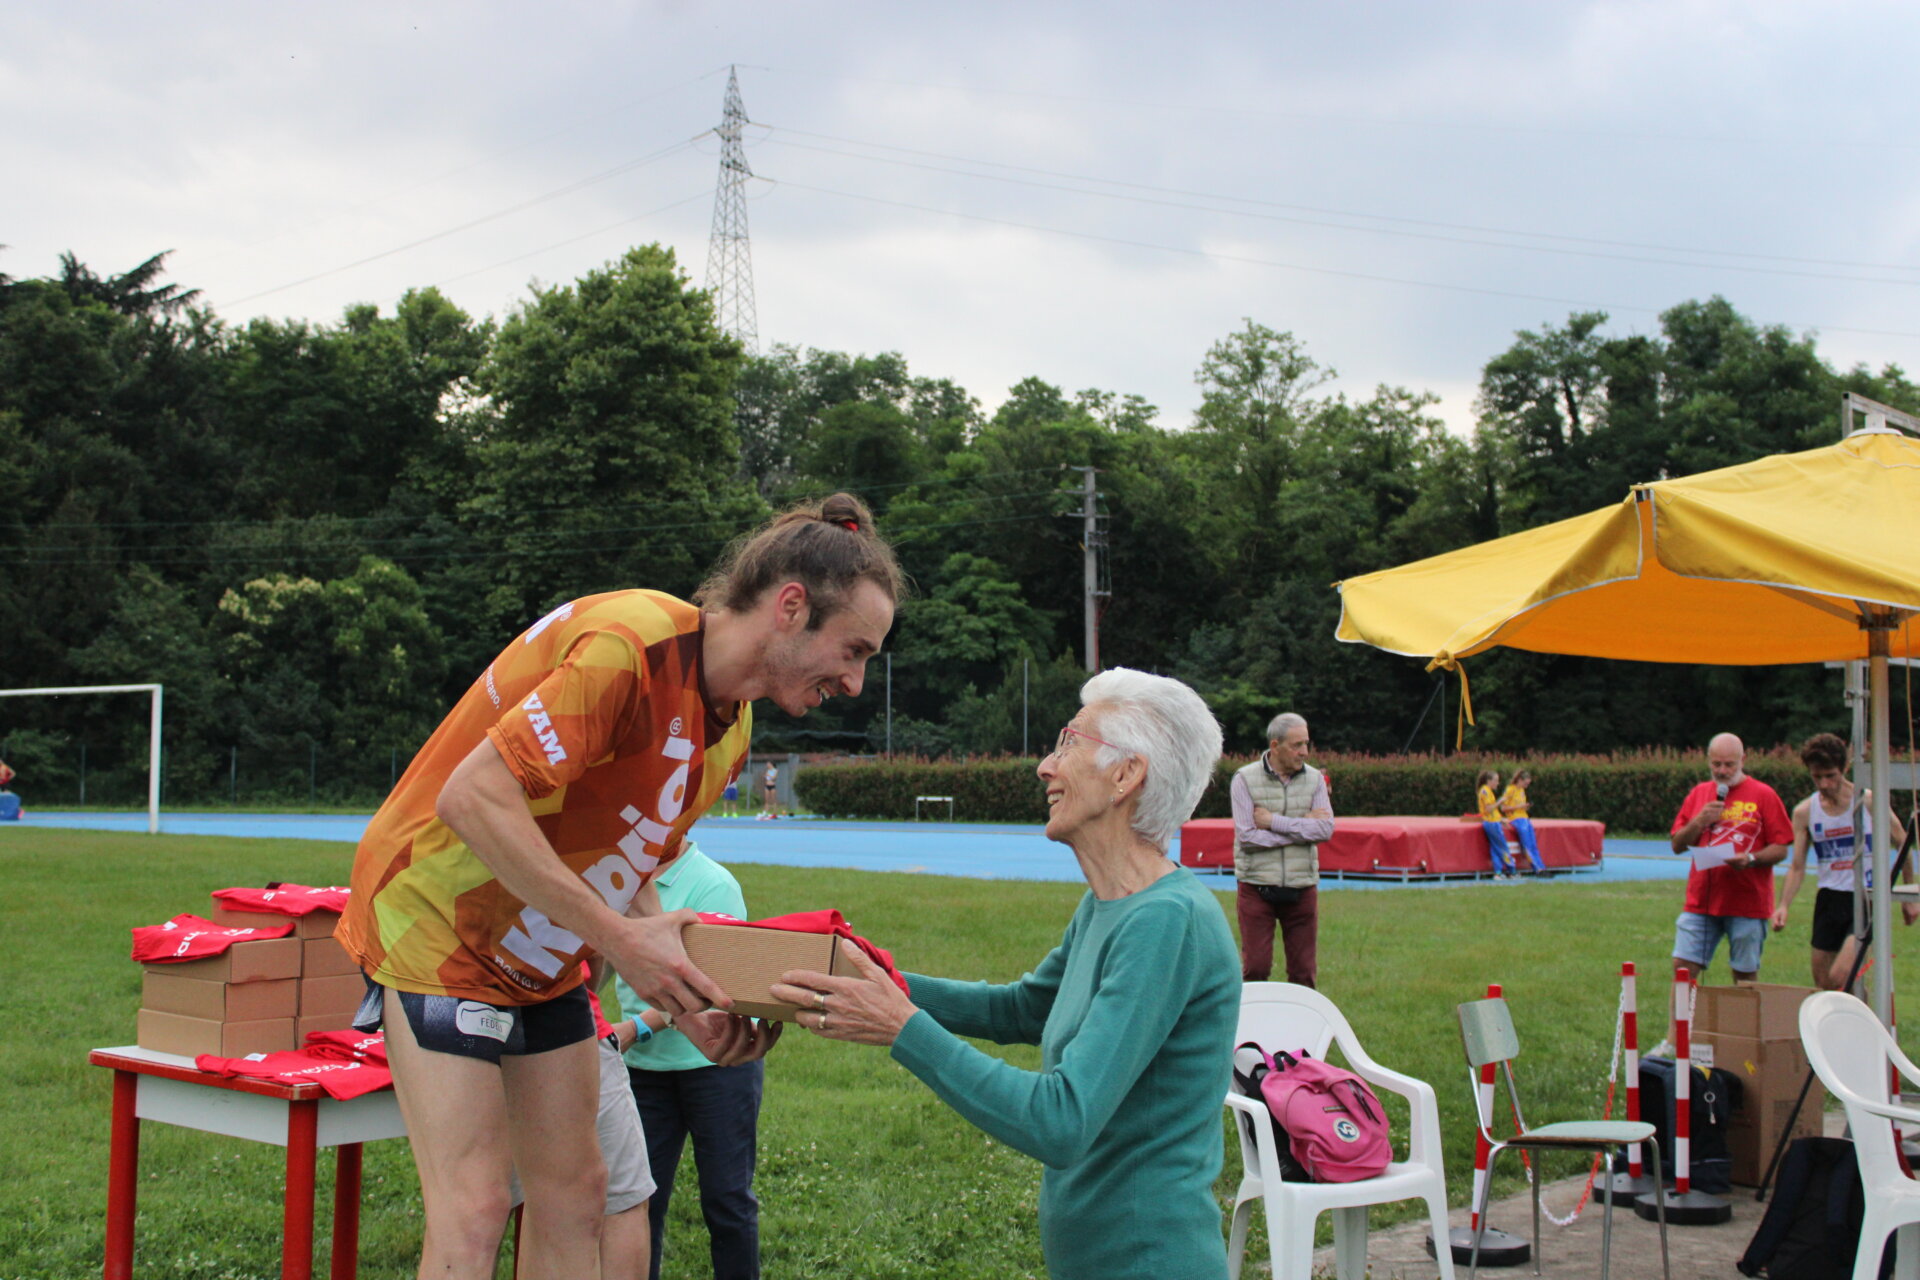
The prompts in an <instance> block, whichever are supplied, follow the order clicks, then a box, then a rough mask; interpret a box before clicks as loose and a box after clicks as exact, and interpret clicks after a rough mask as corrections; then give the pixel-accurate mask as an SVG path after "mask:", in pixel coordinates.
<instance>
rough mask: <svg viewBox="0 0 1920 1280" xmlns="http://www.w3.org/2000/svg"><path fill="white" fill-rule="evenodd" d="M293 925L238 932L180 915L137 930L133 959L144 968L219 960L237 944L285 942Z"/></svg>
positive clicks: (258, 927)
mask: <svg viewBox="0 0 1920 1280" xmlns="http://www.w3.org/2000/svg"><path fill="white" fill-rule="evenodd" d="M292 932H293V926H292V925H290V924H268V925H256V926H254V927H253V928H249V929H236V928H233V927H232V926H230V925H224V924H215V923H214V922H213V921H211V920H207V919H204V918H203V917H201V916H196V915H184V914H183V915H177V916H175V917H174V918H173V919H171V920H169V921H167V922H166V923H165V924H143V925H138V926H136V927H135V928H134V930H133V958H134V959H135V960H138V961H140V962H141V963H142V964H174V963H177V962H180V961H186V960H204V959H206V958H207V957H208V956H217V955H220V954H222V953H224V952H225V951H226V949H227V948H228V947H230V946H232V945H233V944H234V943H236V942H257V941H259V940H261V939H263V938H284V937H286V936H287V935H288V934H290V933H292Z"/></svg>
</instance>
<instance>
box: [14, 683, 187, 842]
mask: <svg viewBox="0 0 1920 1280" xmlns="http://www.w3.org/2000/svg"><path fill="white" fill-rule="evenodd" d="M165 689H166V686H165V685H158V684H83V685H74V686H70V687H67V688H59V689H0V698H28V697H34V696H36V695H50V696H55V697H59V696H64V695H67V694H79V693H146V694H151V695H152V696H153V715H152V723H151V725H150V726H149V729H148V734H147V834H148V835H156V834H158V833H159V831H160V704H161V700H162V695H163V693H164V692H165Z"/></svg>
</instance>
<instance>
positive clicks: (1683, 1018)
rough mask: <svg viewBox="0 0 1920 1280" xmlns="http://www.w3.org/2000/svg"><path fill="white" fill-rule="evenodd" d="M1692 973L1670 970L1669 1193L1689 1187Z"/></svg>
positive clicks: (1679, 1193) (1683, 1191) (1680, 967)
mask: <svg viewBox="0 0 1920 1280" xmlns="http://www.w3.org/2000/svg"><path fill="white" fill-rule="evenodd" d="M1694 996H1695V992H1694V986H1693V975H1692V974H1691V973H1689V972H1688V971H1687V967H1686V966H1685V965H1675V966H1674V970H1673V1192H1674V1194H1675V1195H1677V1196H1684V1195H1686V1194H1687V1192H1688V1191H1690V1190H1692V1188H1693V1179H1692V1176H1691V1168H1692V1166H1691V1164H1690V1155H1691V1152H1690V1148H1691V1146H1692V1140H1693V1002H1694Z"/></svg>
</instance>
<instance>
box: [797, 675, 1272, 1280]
mask: <svg viewBox="0 0 1920 1280" xmlns="http://www.w3.org/2000/svg"><path fill="white" fill-rule="evenodd" d="M1080 701H1081V703H1082V704H1083V705H1082V707H1081V710H1080V713H1079V714H1078V715H1076V716H1074V718H1073V720H1072V722H1071V723H1070V724H1068V725H1067V727H1066V728H1065V729H1063V730H1061V732H1060V740H1059V743H1058V744H1057V745H1056V746H1055V747H1054V749H1053V754H1051V755H1049V756H1048V757H1047V758H1046V759H1045V760H1042V761H1041V762H1040V769H1039V773H1040V778H1041V780H1042V781H1043V782H1045V783H1046V788H1047V806H1048V818H1047V837H1048V838H1049V839H1051V840H1058V841H1060V842H1062V843H1064V844H1066V845H1068V846H1070V847H1071V848H1072V849H1073V852H1074V856H1075V857H1076V858H1077V859H1078V860H1079V863H1080V870H1081V872H1082V874H1084V875H1085V876H1086V879H1087V888H1088V892H1087V894H1086V896H1085V897H1083V898H1082V899H1081V900H1080V905H1079V907H1078V908H1077V909H1076V910H1075V911H1074V914H1073V919H1072V921H1071V922H1070V923H1069V924H1068V925H1067V931H1066V936H1065V937H1064V938H1062V939H1061V941H1060V945H1059V946H1057V947H1055V948H1054V949H1053V951H1052V953H1051V954H1049V955H1048V956H1047V957H1046V959H1044V960H1042V961H1041V962H1040V964H1039V965H1038V966H1037V967H1036V968H1035V969H1034V970H1033V971H1032V972H1031V973H1029V974H1027V975H1026V976H1025V977H1023V978H1021V979H1020V980H1019V981H1018V982H1013V983H1009V984H1007V985H1005V986H989V985H987V984H986V983H980V982H958V981H954V980H951V979H947V978H932V977H924V976H921V975H919V974H909V975H908V979H909V982H910V983H911V986H912V988H913V994H912V997H911V999H909V997H908V996H907V995H906V993H904V992H902V991H901V990H900V989H899V988H898V987H897V986H895V985H893V984H892V983H891V982H889V981H887V980H886V978H885V976H884V975H883V974H882V973H881V972H880V970H879V969H878V968H877V967H876V966H875V965H874V964H873V963H872V962H871V961H870V960H868V959H867V958H866V956H865V955H863V954H860V953H859V952H858V950H857V949H856V948H854V947H852V945H851V944H846V945H845V948H844V950H845V954H846V956H847V958H848V960H849V961H851V962H852V964H853V966H854V969H855V972H856V974H857V976H849V977H830V976H828V975H826V974H821V973H809V972H799V971H796V972H793V973H789V974H787V975H786V979H787V981H786V983H784V984H780V985H777V986H775V988H774V992H775V994H776V996H778V997H779V998H780V999H782V1000H787V1001H789V1002H791V1003H794V1004H798V1005H803V1006H807V1008H806V1009H804V1010H803V1011H802V1013H801V1014H800V1017H799V1022H800V1024H801V1025H802V1026H804V1027H806V1028H807V1029H809V1030H811V1031H814V1032H816V1033H817V1034H819V1035H822V1036H825V1037H827V1038H828V1039H833V1040H851V1041H854V1042H856V1043H860V1044H876V1045H888V1046H891V1049H892V1053H893V1057H894V1059H895V1060H896V1061H897V1062H899V1063H900V1064H901V1065H902V1066H904V1067H906V1068H907V1070H909V1071H911V1072H913V1074H914V1075H916V1076H918V1077H920V1079H921V1080H922V1081H924V1082H925V1083H926V1084H927V1086H928V1087H929V1088H931V1089H933V1091H934V1092H935V1093H937V1094H939V1095H940V1097H941V1098H942V1099H943V1100H944V1101H945V1102H946V1103H947V1105H949V1106H951V1107H952V1108H953V1109H954V1110H956V1111H958V1112H959V1113H960V1114H961V1115H962V1116H965V1117H966V1118H967V1119H968V1120H970V1121H972V1122H973V1123H974V1124H976V1125H978V1126H980V1128H982V1129H984V1130H986V1131H987V1132H988V1133H990V1134H992V1135H993V1136H994V1137H996V1138H998V1139H999V1140H1000V1141H1002V1142H1004V1143H1006V1144H1007V1145H1008V1146H1011V1147H1014V1148H1016V1149H1017V1150H1020V1151H1024V1152H1026V1153H1027V1154H1028V1155H1030V1156H1033V1157H1034V1158H1035V1159H1037V1160H1040V1161H1043V1162H1044V1163H1045V1164H1046V1166H1047V1168H1046V1172H1045V1173H1044V1174H1043V1175H1042V1177H1041V1180H1040V1243H1041V1248H1042V1249H1043V1251H1044V1252H1045V1254H1046V1260H1047V1271H1048V1274H1049V1275H1050V1276H1053V1277H1055V1278H1056V1280H1064V1278H1067V1277H1088V1278H1089V1280H1091V1278H1093V1277H1099V1280H1115V1278H1116V1277H1124V1276H1139V1277H1149V1276H1151V1277H1154V1278H1155V1280H1174V1278H1184V1277H1195V1278H1198V1277H1206V1280H1220V1278H1221V1277H1224V1276H1225V1274H1226V1254H1225V1249H1224V1248H1223V1246H1222V1243H1221V1235H1220V1207H1219V1205H1218V1204H1217V1203H1215V1201H1214V1198H1213V1181H1214V1178H1215V1177H1216V1176H1217V1175H1218V1174H1219V1172H1220V1159H1221V1152H1222V1142H1221V1125H1220V1099H1221V1097H1222V1096H1223V1095H1224V1094H1225V1093H1226V1091H1227V1086H1228V1077H1229V1074H1230V1064H1231V1060H1232V1054H1233V1035H1234V1029H1235V1026H1236V1024H1237V1021H1238V1017H1239V1007H1240V971H1239V967H1238V966H1239V960H1238V957H1237V955H1236V953H1235V951H1234V944H1233V936H1232V934H1231V933H1230V932H1229V931H1228V929H1227V922H1226V916H1225V913H1223V912H1222V911H1221V909H1220V904H1219V903H1218V902H1217V901H1216V900H1215V899H1214V897H1213V895H1212V894H1211V893H1210V892H1208V891H1207V890H1206V889H1204V888H1202V887H1201V886H1200V885H1199V883H1198V882H1197V881H1196V880H1195V879H1194V878H1193V877H1192V876H1191V875H1189V874H1187V873H1186V872H1185V871H1182V870H1181V869H1180V868H1178V867H1177V866H1175V865H1174V864H1173V863H1171V862H1169V861H1168V860H1167V843H1168V841H1169V840H1170V839H1172V837H1173V834H1174V832H1175V831H1176V830H1178V829H1179V826H1180V823H1181V822H1182V821H1184V820H1185V819H1186V818H1187V817H1188V815H1190V814H1191V813H1192V812H1193V807H1194V805H1195V803H1196V802H1198V800H1199V799H1200V793H1201V792H1202V791H1203V790H1205V788H1206V785H1207V780H1208V778H1209V776H1210V775H1211V772H1212V768H1213V764H1214V762H1215V761H1216V760H1217V759H1218V758H1219V756H1220V726H1219V725H1218V724H1216V723H1215V722H1214V719H1213V716H1212V714H1211V713H1209V712H1208V710H1207V707H1206V704H1205V703H1203V702H1202V701H1201V700H1200V697H1199V695H1197V694H1196V693H1194V691H1193V690H1191V689H1189V688H1188V687H1187V686H1186V685H1183V684H1181V683H1180V682H1179V681H1177V680H1169V679H1166V678H1165V677H1162V676H1153V675H1147V674H1145V673H1143V672H1139V671H1129V670H1126V669H1125V668H1115V669H1113V670H1110V671H1104V672H1102V673H1101V674H1099V675H1097V676H1095V677H1093V679H1091V680H1089V681H1087V683H1086V685H1085V686H1084V687H1082V689H1081V690H1080ZM961 1036H973V1037H977V1038H979V1039H983V1040H991V1041H993V1042H995V1043H997V1044H1038V1045H1040V1046H1041V1050H1042V1052H1041V1069H1040V1070H1039V1071H1023V1070H1020V1069H1018V1068H1016V1067H1013V1066H1010V1065H1008V1064H1007V1063H1005V1062H1003V1061H1001V1060H1000V1059H998V1058H996V1057H993V1056H991V1055H990V1054H987V1053H984V1052H982V1051H981V1050H979V1049H976V1048H974V1047H972V1046H971V1045H969V1044H967V1043H966V1042H965V1041H964V1040H962V1039H960V1037H961Z"/></svg>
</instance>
